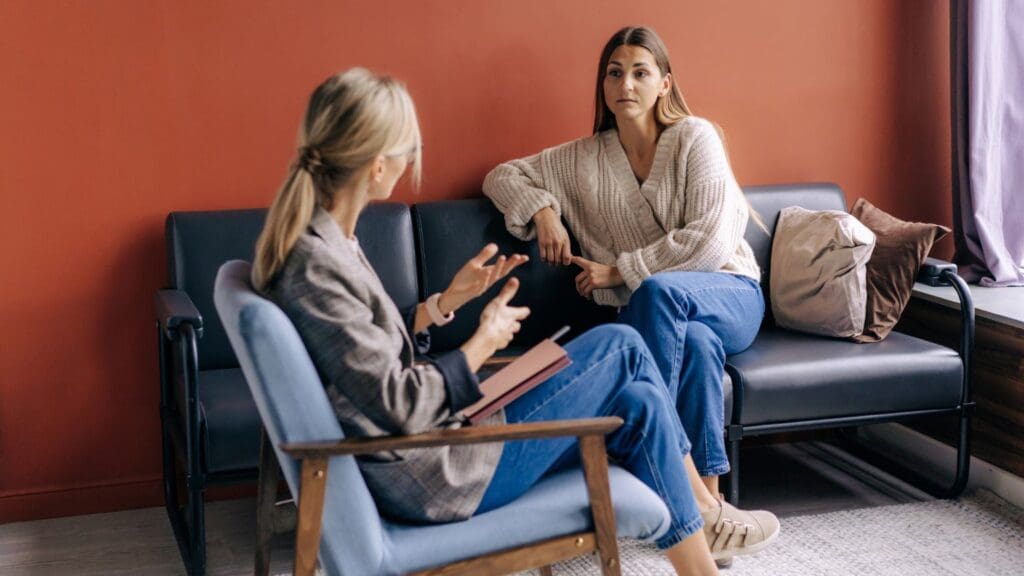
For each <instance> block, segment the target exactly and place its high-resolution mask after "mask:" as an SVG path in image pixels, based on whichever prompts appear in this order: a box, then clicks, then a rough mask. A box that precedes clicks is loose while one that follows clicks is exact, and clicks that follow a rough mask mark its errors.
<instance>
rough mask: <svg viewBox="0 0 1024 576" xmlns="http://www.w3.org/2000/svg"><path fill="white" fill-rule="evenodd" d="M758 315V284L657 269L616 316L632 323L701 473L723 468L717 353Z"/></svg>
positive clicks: (721, 366) (744, 338)
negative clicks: (657, 372)
mask: <svg viewBox="0 0 1024 576" xmlns="http://www.w3.org/2000/svg"><path fill="white" fill-rule="evenodd" d="M762 318H764V297H763V296H762V294H761V286H760V285H759V284H758V283H757V282H756V281H754V280H752V279H750V278H747V277H746V276H738V275H735V274H726V273H724V272H660V273H658V274H654V275H653V276H649V277H648V278H647V279H646V280H644V281H643V283H642V284H640V287H639V288H637V289H636V291H635V292H633V296H632V297H631V298H630V300H629V306H626V307H625V308H623V309H622V311H621V312H620V313H619V319H618V321H619V322H621V323H623V324H628V325H630V326H632V327H633V328H636V330H637V332H639V333H640V335H641V336H643V339H644V342H646V343H647V346H648V348H650V350H651V354H652V355H653V356H654V361H655V362H656V363H657V365H658V370H659V371H660V373H661V377H662V381H663V382H665V384H666V385H667V386H668V390H669V393H670V394H671V396H672V398H674V399H675V400H674V401H675V406H676V411H677V412H678V414H679V420H680V421H681V422H682V424H683V429H684V430H686V436H687V437H688V438H689V439H690V441H691V442H692V443H693V452H692V455H693V462H694V464H695V465H696V466H697V471H698V472H700V475H701V476H720V475H722V474H725V473H726V472H728V471H729V458H728V457H727V456H726V452H725V436H724V427H725V414H724V403H725V400H724V397H723V392H722V378H723V375H724V373H725V356H726V355H727V354H736V353H738V352H742V351H743V350H746V349H747V348H748V347H750V344H751V343H753V341H754V337H755V336H757V331H758V329H759V328H760V326H761V319H762Z"/></svg>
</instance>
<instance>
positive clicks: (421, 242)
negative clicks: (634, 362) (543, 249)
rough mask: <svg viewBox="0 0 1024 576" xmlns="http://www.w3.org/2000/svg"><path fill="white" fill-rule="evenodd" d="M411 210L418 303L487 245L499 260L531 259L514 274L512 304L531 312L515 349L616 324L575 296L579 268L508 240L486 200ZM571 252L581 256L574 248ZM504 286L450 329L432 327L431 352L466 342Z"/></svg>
mask: <svg viewBox="0 0 1024 576" xmlns="http://www.w3.org/2000/svg"><path fill="white" fill-rule="evenodd" d="M412 210H413V219H414V220H415V222H416V231H417V250H418V251H419V255H420V276H421V278H422V283H423V293H422V294H421V297H424V298H425V297H426V296H428V295H430V294H433V293H434V292H440V291H441V290H444V289H445V288H446V287H447V286H448V283H449V282H450V281H451V279H452V277H453V276H454V275H455V272H456V271H458V269H459V268H460V267H461V266H462V265H463V264H465V263H466V261H467V260H469V259H470V258H471V257H473V256H474V255H476V254H477V253H478V252H479V251H480V249H481V248H483V247H484V246H485V245H486V244H487V243H489V242H494V243H496V244H497V245H498V248H499V251H500V252H499V253H501V254H513V253H521V254H526V255H528V256H529V257H530V261H529V262H527V263H526V264H523V265H521V266H520V267H519V268H517V269H516V270H515V271H514V272H513V273H512V275H513V276H515V277H517V278H519V280H520V282H521V284H520V288H519V293H518V294H517V295H516V297H515V298H514V299H513V300H512V304H513V305H514V306H528V307H529V308H530V310H531V314H530V317H529V318H528V319H527V320H526V321H525V322H523V328H522V331H520V333H519V334H517V335H516V338H515V340H513V342H512V345H513V346H515V347H518V348H525V347H528V346H530V345H532V344H534V343H536V342H538V341H540V340H541V339H542V338H546V337H548V336H550V335H551V334H553V333H554V332H555V331H556V330H558V329H559V328H561V327H562V326H563V325H566V324H568V325H570V327H571V328H572V332H571V333H570V334H569V335H568V338H572V337H573V336H575V335H577V334H580V333H582V332H584V331H586V330H587V329H588V328H591V327H593V326H595V325H597V324H600V323H602V322H608V321H611V320H613V319H614V317H615V309H614V308H611V307H606V306H598V305H596V304H594V303H592V302H590V301H588V300H586V299H584V298H583V297H581V296H580V295H579V294H577V293H576V287H575V284H574V283H573V277H574V276H575V275H576V274H578V273H579V268H577V267H575V266H552V265H549V264H545V263H544V262H541V259H540V254H539V252H538V249H537V243H536V242H522V241H520V240H518V239H516V238H515V237H513V236H512V235H511V234H509V233H508V231H507V230H506V229H505V219H504V218H503V217H502V215H501V213H500V212H498V210H497V209H496V208H495V207H494V205H493V204H491V202H490V201H489V200H487V199H485V198H479V199H472V200H451V201H440V202H428V203H425V204H417V205H415V206H414V207H413V209H412ZM574 251H575V253H576V254H578V253H579V248H578V247H576V246H575V245H574ZM502 285H504V282H499V283H497V284H496V285H495V286H493V287H492V288H491V290H490V291H489V292H488V293H486V294H484V295H483V296H481V297H480V298H477V299H475V300H473V301H471V302H470V303H469V304H467V305H466V306H464V307H463V308H462V309H461V310H459V311H458V313H456V315H455V320H454V321H452V323H451V324H448V325H446V326H444V327H437V326H434V327H431V329H430V334H431V340H432V344H431V352H443V351H445V350H451V349H453V348H456V347H458V346H460V345H461V344H462V343H463V342H465V341H466V340H467V339H468V338H469V337H470V336H471V335H472V334H473V332H474V331H475V330H476V327H477V325H478V323H479V319H480V311H481V310H483V307H484V305H486V304H487V302H488V301H490V299H491V298H493V297H494V296H495V294H497V292H498V290H499V289H500V287H501V286H502Z"/></svg>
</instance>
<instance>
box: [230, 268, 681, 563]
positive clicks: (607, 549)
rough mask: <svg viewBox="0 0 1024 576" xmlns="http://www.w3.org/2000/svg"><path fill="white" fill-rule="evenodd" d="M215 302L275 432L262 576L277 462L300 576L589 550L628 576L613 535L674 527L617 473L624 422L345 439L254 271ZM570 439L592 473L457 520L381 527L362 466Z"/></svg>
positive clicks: (264, 489)
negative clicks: (614, 455)
mask: <svg viewBox="0 0 1024 576" xmlns="http://www.w3.org/2000/svg"><path fill="white" fill-rule="evenodd" d="M215 303H216V308H217V312H218V314H219V315H220V318H221V321H222V322H223V325H224V328H225V330H226V331H227V334H228V337H229V339H230V341H231V345H232V347H233V348H234V350H235V353H236V354H237V356H238V360H239V362H240V364H241V367H242V370H243V372H244V374H245V379H246V381H247V382H248V384H249V387H250V389H251V390H252V395H253V397H254V399H255V402H256V406H257V408H258V410H259V415H260V419H261V420H262V423H263V426H264V428H265V431H266V434H265V441H264V446H263V450H264V453H263V454H262V456H261V470H260V475H261V480H260V496H259V507H260V511H259V515H258V520H257V532H258V535H257V540H258V545H257V554H256V555H257V558H256V572H257V574H265V573H266V571H267V569H268V566H269V546H268V543H269V537H268V536H267V530H266V527H267V526H269V525H271V524H272V521H271V520H270V516H268V514H269V515H272V513H273V501H274V496H275V495H276V489H277V483H276V477H277V466H275V465H274V464H275V458H274V456H276V462H278V463H280V468H281V471H282V472H283V475H284V478H285V480H286V482H287V484H288V488H289V490H290V491H291V494H292V495H293V496H294V497H295V498H296V501H297V502H298V503H299V511H298V521H297V524H298V526H297V530H296V551H295V559H296V564H295V570H296V573H299V574H311V573H312V572H313V570H314V568H315V564H316V560H317V558H318V557H319V561H320V565H321V568H322V569H323V571H324V573H325V574H328V575H343V576H370V575H378V574H406V573H417V574H441V573H443V574H471V573H472V574H481V573H508V572H515V571H519V570H526V569H530V568H535V567H540V568H541V571H542V573H550V569H549V565H550V564H551V563H553V562H555V561H558V560H561V559H564V558H569V557H573V556H577V555H580V554H586V553H590V552H597V555H598V558H599V560H598V561H599V564H600V566H601V570H602V572H603V573H604V574H618V573H619V566H618V550H617V547H616V543H615V537H614V533H616V532H617V534H618V535H619V536H628V537H633V538H638V539H644V540H654V539H656V538H658V537H659V536H660V535H661V534H663V533H664V532H665V531H666V530H667V529H668V525H669V516H668V510H667V509H666V507H665V505H664V503H663V502H662V501H661V500H660V499H659V498H658V496H657V495H656V494H655V493H654V492H652V491H651V490H650V489H648V488H647V487H646V486H644V485H643V484H642V483H641V482H640V481H639V480H637V479H636V478H635V477H633V476H632V475H630V474H629V473H628V472H626V471H625V470H622V469H621V468H618V467H616V466H610V467H609V466H608V465H607V460H606V456H605V452H604V434H606V433H607V432H608V431H610V430H613V429H614V428H615V427H617V426H618V425H620V424H621V421H619V420H618V419H613V418H599V419H592V420H580V421H563V422H549V423H537V424H526V425H509V426H495V427H479V428H472V427H470V428H465V429H461V430H444V431H433V432H428V433H424V434H418V435H413V436H405V437H388V438H358V439H349V440H345V438H344V434H343V433H342V430H341V427H340V426H339V424H338V421H337V419H336V417H335V415H334V411H333V410H332V408H331V404H330V402H329V400H328V398H327V395H326V393H325V391H324V388H323V385H322V383H321V381H320V378H319V376H318V375H317V372H316V369H315V368H314V366H313V363H312V361H311V360H310V358H309V355H308V354H307V352H306V349H305V347H304V346H303V343H302V340H301V339H300V338H299V335H298V333H297V332H296V331H295V328H294V327H293V326H292V324H291V322H290V321H289V320H288V318H287V317H286V316H285V314H284V313H283V312H282V311H281V310H280V309H279V308H278V307H277V306H276V305H274V304H273V303H271V302H270V301H268V300H266V299H264V298H263V297H261V296H260V295H258V294H257V293H255V292H254V291H253V289H252V288H251V285H250V283H249V264H248V263H246V262H241V261H232V262H228V263H226V264H224V265H223V266H222V267H221V269H220V271H219V273H218V275H217V280H216V287H215ZM565 435H573V436H578V437H579V438H580V443H581V450H582V452H583V457H584V465H583V468H584V469H585V471H581V470H580V469H575V470H568V471H565V472H561V473H559V474H555V475H552V476H550V477H548V478H546V479H544V480H543V481H542V482H540V483H539V484H538V485H537V486H535V487H534V488H533V489H531V490H530V491H529V492H528V493H526V494H525V495H524V496H522V497H521V498H519V499H518V500H516V501H514V502H512V503H510V504H508V505H506V506H504V507H502V508H499V509H496V510H493V511H491V512H488V513H486V514H481V515H478V516H474V517H473V518H470V519H469V520H466V521H463V522H453V523H448V524H437V525H426V526H424V525H407V524H402V523H398V522H395V521H392V520H390V519H388V518H384V517H381V516H380V514H379V513H378V510H377V507H376V506H375V504H374V501H373V498H372V497H371V495H370V492H369V490H368V489H367V487H366V484H365V483H364V481H363V478H362V476H361V474H360V472H359V469H358V467H357V465H356V462H355V459H354V457H353V455H355V454H363V453H369V452H376V451H379V450H382V449H394V448H396V447H403V448H411V447H427V446H437V445H442V444H454V443H469V442H487V441H491V442H493V441H502V440H504V441H514V440H515V439H526V438H538V437H554V436H565ZM268 437H269V440H268V439H267V438H268ZM271 447H272V449H273V452H271V450H270V448H271ZM595 455H596V456H597V457H595ZM609 488H610V495H611V503H609V502H608V494H609V492H608V491H609ZM595 520H596V521H595ZM613 527H614V528H613Z"/></svg>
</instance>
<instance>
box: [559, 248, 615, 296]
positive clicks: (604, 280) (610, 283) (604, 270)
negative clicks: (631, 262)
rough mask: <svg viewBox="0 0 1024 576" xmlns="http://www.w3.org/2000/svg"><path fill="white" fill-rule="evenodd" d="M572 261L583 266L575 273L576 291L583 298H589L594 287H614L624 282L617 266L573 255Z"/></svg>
mask: <svg viewBox="0 0 1024 576" xmlns="http://www.w3.org/2000/svg"><path fill="white" fill-rule="evenodd" d="M572 263H573V264H575V265H577V266H579V267H580V268H583V271H582V272H580V273H579V274H577V275H576V291H577V292H579V293H580V296H583V297H584V298H587V299H589V298H590V295H591V293H592V292H593V291H594V289H595V288H614V287H615V286H621V285H623V284H625V283H626V282H625V280H623V279H622V274H620V273H619V268H618V267H617V266H608V265H606V264H598V263H597V262H594V261H592V260H587V259H586V258H580V257H579V256H573V257H572Z"/></svg>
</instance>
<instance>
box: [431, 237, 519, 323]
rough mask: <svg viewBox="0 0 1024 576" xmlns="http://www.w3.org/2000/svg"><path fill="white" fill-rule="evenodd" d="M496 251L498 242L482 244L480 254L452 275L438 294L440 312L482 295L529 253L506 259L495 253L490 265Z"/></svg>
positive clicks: (457, 306) (458, 306)
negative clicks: (489, 262)
mask: <svg viewBox="0 0 1024 576" xmlns="http://www.w3.org/2000/svg"><path fill="white" fill-rule="evenodd" d="M497 253H498V246H497V244H494V243H491V244H488V245H487V246H484V248H483V250H481V251H480V253H479V254H477V255H476V256H474V257H472V258H470V259H469V262H466V263H465V264H464V265H463V266H462V268H460V269H459V271H458V272H456V273H455V277H454V278H452V282H451V284H449V285H448V288H447V289H445V291H444V293H443V294H441V301H440V302H439V303H438V304H439V307H440V308H441V310H442V312H444V313H448V312H454V311H455V310H458V309H459V308H461V307H462V305H463V304H465V303H466V302H469V301H470V300H472V299H473V298H476V297H477V296H479V295H481V294H483V293H484V292H486V291H487V289H488V288H490V287H491V286H493V285H494V283H495V282H497V281H498V280H501V279H502V278H504V277H505V276H507V275H508V273H509V272H511V271H512V270H514V269H515V268H516V266H519V265H520V264H522V263H523V262H526V261H527V260H529V259H530V258H529V256H524V255H523V254H513V255H512V256H511V257H509V258H506V257H505V256H504V255H501V256H498V259H497V260H495V261H494V263H493V264H487V261H488V260H490V259H491V258H493V257H494V255H495V254H497Z"/></svg>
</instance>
